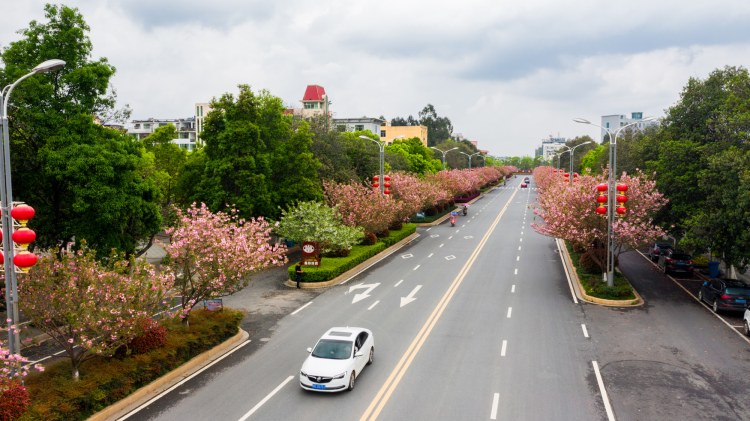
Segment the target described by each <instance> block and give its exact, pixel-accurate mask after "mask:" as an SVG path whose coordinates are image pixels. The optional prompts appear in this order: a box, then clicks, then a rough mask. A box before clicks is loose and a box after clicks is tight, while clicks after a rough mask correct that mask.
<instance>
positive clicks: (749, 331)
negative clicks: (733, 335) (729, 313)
mask: <svg viewBox="0 0 750 421" xmlns="http://www.w3.org/2000/svg"><path fill="white" fill-rule="evenodd" d="M743 324H744V325H745V329H744V330H745V335H746V336H750V326H748V324H747V320H745V322H744V323H743Z"/></svg>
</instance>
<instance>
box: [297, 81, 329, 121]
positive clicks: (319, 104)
mask: <svg viewBox="0 0 750 421" xmlns="http://www.w3.org/2000/svg"><path fill="white" fill-rule="evenodd" d="M330 103H331V102H330V101H329V100H328V96H327V95H326V90H325V88H324V87H322V86H320V85H307V89H305V95H304V96H303V97H302V116H303V117H305V118H309V117H313V116H318V115H328V116H329V117H330V115H329V112H328V105H329V104H330Z"/></svg>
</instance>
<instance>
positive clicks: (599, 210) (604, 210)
mask: <svg viewBox="0 0 750 421" xmlns="http://www.w3.org/2000/svg"><path fill="white" fill-rule="evenodd" d="M596 213H598V214H599V215H604V214H605V213H607V207H606V206H599V207H598V208H596Z"/></svg>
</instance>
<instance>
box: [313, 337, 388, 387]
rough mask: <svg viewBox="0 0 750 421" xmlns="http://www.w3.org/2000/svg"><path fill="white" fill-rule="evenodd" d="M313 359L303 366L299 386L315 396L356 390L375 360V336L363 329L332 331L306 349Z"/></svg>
mask: <svg viewBox="0 0 750 421" xmlns="http://www.w3.org/2000/svg"><path fill="white" fill-rule="evenodd" d="M307 352H309V353H310V355H309V356H308V357H307V359H306V360H305V362H304V363H303V364H302V369H301V370H300V372H299V384H300V386H302V388H303V389H305V390H311V391H315V392H339V391H342V390H345V389H346V390H352V389H354V380H355V379H356V378H357V376H359V375H360V374H361V373H362V369H364V368H365V365H370V364H372V361H373V358H374V357H375V339H374V338H373V337H372V332H371V331H370V330H368V329H365V328H362V327H332V328H331V329H329V330H328V331H327V332H326V333H325V334H324V335H323V336H322V337H321V338H320V339H318V343H316V344H315V347H314V348H307Z"/></svg>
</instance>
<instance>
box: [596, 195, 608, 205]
mask: <svg viewBox="0 0 750 421" xmlns="http://www.w3.org/2000/svg"><path fill="white" fill-rule="evenodd" d="M596 201H597V202H599V203H607V196H605V195H603V194H600V195H599V196H598V197H597V198H596Z"/></svg>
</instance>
